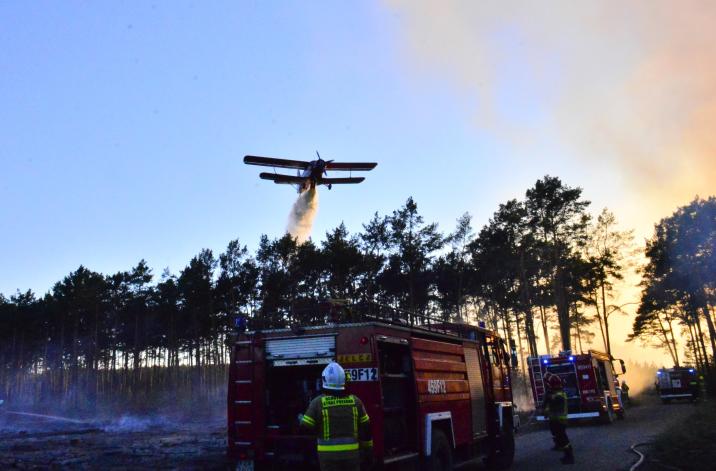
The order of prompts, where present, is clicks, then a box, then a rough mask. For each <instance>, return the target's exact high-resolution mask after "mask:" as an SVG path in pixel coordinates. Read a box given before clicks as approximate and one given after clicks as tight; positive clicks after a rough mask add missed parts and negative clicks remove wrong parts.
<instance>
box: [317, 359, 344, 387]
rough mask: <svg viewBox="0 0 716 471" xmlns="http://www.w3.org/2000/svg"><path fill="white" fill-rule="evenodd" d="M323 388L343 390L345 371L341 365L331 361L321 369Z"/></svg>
mask: <svg viewBox="0 0 716 471" xmlns="http://www.w3.org/2000/svg"><path fill="white" fill-rule="evenodd" d="M321 378H322V379H323V389H329V390H333V391H343V390H344V389H345V388H346V372H345V371H343V368H342V367H341V365H339V364H338V363H336V362H335V361H332V362H330V363H329V364H328V366H326V367H325V368H324V369H323V374H321Z"/></svg>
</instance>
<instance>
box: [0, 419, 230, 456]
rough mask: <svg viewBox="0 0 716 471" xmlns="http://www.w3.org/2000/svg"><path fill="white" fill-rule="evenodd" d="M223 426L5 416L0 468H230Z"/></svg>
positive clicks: (0, 433) (0, 437)
mask: <svg viewBox="0 0 716 471" xmlns="http://www.w3.org/2000/svg"><path fill="white" fill-rule="evenodd" d="M225 455H226V427H225V425H224V423H223V422H218V421H208V422H207V421H204V422H196V423H192V422H187V421H183V422H175V421H171V420H168V419H165V418H162V417H153V418H137V417H120V418H118V419H116V420H111V421H87V422H67V421H61V420H55V419H45V418H41V417H28V416H21V415H16V414H7V413H0V469H3V470H4V469H90V470H94V469H102V470H122V469H181V470H190V469H202V470H204V469H208V470H211V469H217V470H220V469H225V468H226V463H225Z"/></svg>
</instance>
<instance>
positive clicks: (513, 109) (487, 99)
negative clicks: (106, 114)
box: [386, 0, 716, 235]
mask: <svg viewBox="0 0 716 471" xmlns="http://www.w3.org/2000/svg"><path fill="white" fill-rule="evenodd" d="M386 2H387V4H388V5H389V8H391V9H392V10H393V12H394V13H395V14H396V18H398V19H399V22H400V28H401V33H402V34H400V35H398V36H397V37H398V38H399V39H400V40H402V44H401V46H402V49H403V52H404V54H403V56H404V57H405V58H407V60H405V63H404V65H405V66H406V67H407V68H409V69H411V70H410V74H409V75H407V76H409V77H414V76H427V77H430V78H431V79H433V78H435V77H437V78H438V79H442V80H444V81H446V82H449V83H451V84H452V85H453V86H454V87H455V90H457V91H458V92H459V93H460V94H461V95H462V96H464V98H465V101H466V102H472V103H477V106H475V108H474V121H475V123H476V125H477V127H478V128H480V129H481V130H486V131H488V132H490V133H492V134H493V135H495V136H496V137H498V138H499V139H500V140H501V141H502V142H503V143H505V144H507V145H512V147H513V148H514V149H515V152H514V155H515V156H514V157H513V158H514V159H516V160H517V161H516V162H515V163H516V164H519V163H522V162H529V161H530V160H534V159H539V157H537V156H538V155H540V154H539V150H540V148H544V147H547V148H560V149H562V150H564V151H565V153H566V154H568V155H569V157H568V159H569V160H571V161H572V162H573V165H574V167H575V168H578V169H580V171H582V172H584V173H585V174H587V175H589V174H590V173H597V174H599V175H600V177H597V182H595V183H594V184H591V183H590V184H589V185H587V184H585V182H581V183H580V186H584V187H587V186H589V187H591V188H594V187H596V189H594V191H601V192H603V194H604V195H606V197H607V198H609V201H616V202H623V203H626V204H621V206H622V207H621V208H620V211H619V212H620V213H621V214H620V219H622V220H627V219H629V220H630V221H629V222H630V225H632V227H634V226H636V227H637V231H641V230H643V231H646V230H648V229H649V228H650V225H651V223H653V222H654V221H656V220H658V219H659V218H661V217H663V216H664V215H666V214H670V212H671V211H672V210H673V209H674V208H675V207H676V206H678V205H681V204H685V203H686V202H687V201H689V200H691V199H692V198H693V197H694V195H696V194H697V193H698V194H700V195H701V196H707V195H709V194H712V193H713V191H714V186H713V182H714V181H715V180H716V137H715V136H716V133H714V125H715V124H716V28H715V27H714V24H716V3H714V2H703V1H688V0H687V1H684V2H676V3H675V2H673V1H671V0H636V1H632V2H623V1H617V0H603V1H598V2H573V1H570V0H556V1H551V2H539V1H532V2H530V1H519V2H515V1H510V0H505V1H502V0H501V1H481V2H473V1H462V2H461V1H455V2H431V1H421V0H415V1H413V0H410V1H408V0H386ZM416 71H417V72H418V73H417V74H416V73H415V72H416ZM506 96H508V97H509V98H507V99H506V98H505V97H506ZM520 154H522V155H520ZM609 204H612V203H609ZM645 235H646V234H645Z"/></svg>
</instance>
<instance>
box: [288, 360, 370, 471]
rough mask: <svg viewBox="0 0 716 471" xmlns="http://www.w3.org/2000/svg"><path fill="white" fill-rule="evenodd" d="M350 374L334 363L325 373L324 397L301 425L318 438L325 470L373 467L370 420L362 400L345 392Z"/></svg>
mask: <svg viewBox="0 0 716 471" xmlns="http://www.w3.org/2000/svg"><path fill="white" fill-rule="evenodd" d="M345 384H346V373H345V371H343V368H342V367H341V365H339V364H338V363H336V362H331V363H330V364H329V365H328V366H326V368H325V369H324V370H323V375H322V389H323V394H321V395H319V396H318V397H316V398H315V399H313V400H312V401H311V404H310V405H309V406H308V410H307V411H306V413H305V414H304V415H303V416H302V417H301V425H302V426H303V427H306V428H308V429H310V430H312V431H313V432H314V433H315V434H316V437H317V448H318V461H319V463H320V465H321V471H333V470H336V471H338V470H340V471H359V470H360V469H361V465H363V466H364V468H365V469H369V468H371V467H372V466H373V440H372V437H371V430H370V417H368V414H367V413H366V411H365V407H364V406H363V403H362V402H361V400H360V399H358V398H357V397H356V396H354V395H352V394H347V393H346V391H345Z"/></svg>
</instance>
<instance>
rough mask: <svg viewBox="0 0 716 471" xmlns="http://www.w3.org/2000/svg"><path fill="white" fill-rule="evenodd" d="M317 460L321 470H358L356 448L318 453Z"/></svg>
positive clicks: (358, 457)
mask: <svg viewBox="0 0 716 471" xmlns="http://www.w3.org/2000/svg"><path fill="white" fill-rule="evenodd" d="M318 461H319V462H320V463H321V471H360V453H359V452H358V450H356V451H348V452H345V451H341V452H332V453H318Z"/></svg>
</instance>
